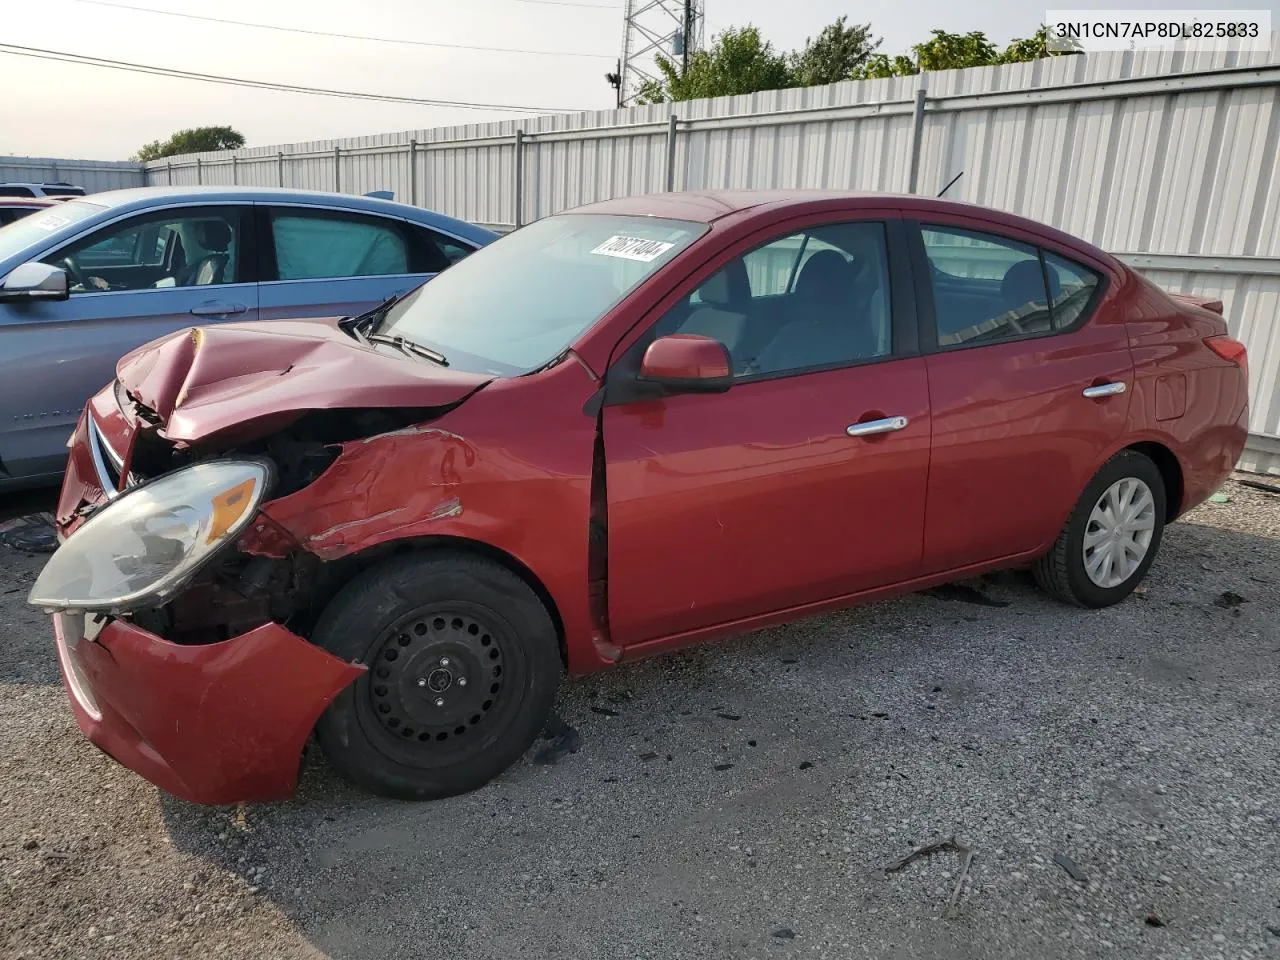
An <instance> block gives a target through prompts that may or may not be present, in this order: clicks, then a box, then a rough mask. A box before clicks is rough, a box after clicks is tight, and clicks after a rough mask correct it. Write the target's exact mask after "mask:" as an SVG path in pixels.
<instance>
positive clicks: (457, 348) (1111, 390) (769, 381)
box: [31, 193, 1248, 803]
mask: <svg viewBox="0 0 1280 960" xmlns="http://www.w3.org/2000/svg"><path fill="white" fill-rule="evenodd" d="M1221 313H1222V305H1221V304H1220V303H1218V302H1215V301H1207V300H1204V299H1197V298H1195V297H1189V296H1178V295H1172V294H1168V293H1165V292H1164V291H1162V290H1160V289H1158V288H1156V287H1155V286H1153V285H1152V284H1151V283H1150V282H1148V281H1147V280H1145V279H1143V278H1142V277H1140V276H1138V275H1137V274H1135V273H1134V272H1133V271H1132V270H1130V269H1129V268H1128V267H1126V266H1125V265H1123V264H1122V263H1120V262H1118V261H1117V260H1115V259H1114V258H1113V257H1111V256H1109V255H1107V254H1106V253H1104V252H1102V251H1101V250H1099V249H1097V248H1095V247H1093V246H1091V245H1089V244H1087V243H1084V242H1082V241H1080V240H1077V239H1074V238H1072V237H1070V236H1067V235H1065V234H1063V233H1060V232H1059V231H1057V230H1054V229H1051V228H1049V227H1046V226H1042V225H1039V224H1036V223H1032V222H1029V221H1027V220H1023V219H1020V218H1018V217H1014V216H1010V215H1007V214H1003V213H998V212H995V211H992V210H987V209H983V208H979V207H974V206H967V205H962V204H957V203H951V202H944V201H939V200H932V199H922V198H918V197H897V196H887V195H870V196H864V195H851V194H806V193H709V194H673V195H662V196H649V197H636V198H631V199H625V200H613V201H608V202H606V203H600V204H595V205H592V206H588V207H584V208H581V209H579V210H575V211H572V212H570V213H567V214H562V215H558V216H553V217H549V218H547V219H545V220H541V221H539V222H537V223H534V224H532V225H530V226H527V227H525V228H523V229H521V230H519V231H516V232H515V233H513V234H511V235H509V236H507V237H504V238H503V239H502V240H500V241H498V242H497V243H494V244H493V245H491V246H489V247H487V248H486V249H484V250H481V251H480V252H478V253H476V254H474V255H473V256H471V257H469V258H467V259H466V260H464V261H463V262H462V263H460V264H458V265H456V266H454V267H452V268H451V269H450V270H448V271H447V272H445V273H443V274H441V275H440V276H439V277H438V278H436V279H435V280H432V281H431V282H429V283H426V284H424V285H423V286H421V287H419V288H418V289H416V290H414V291H413V292H411V293H409V294H408V295H407V296H404V297H402V298H401V299H399V300H397V301H394V302H388V303H386V304H383V305H382V306H381V307H379V308H378V309H377V310H374V311H372V312H370V313H368V314H366V315H364V316H361V317H353V318H347V319H344V320H332V321H292V322H279V323H255V324H252V325H239V324H222V325H217V326H209V327H203V328H196V329H192V330H188V331H185V332H183V333H180V334H177V335H174V336H171V337H169V338H167V339H164V340H160V341H156V342H155V343H152V344H150V345H148V346H146V347H143V348H141V349H140V350H138V351H136V352H134V353H133V354H131V355H130V356H128V357H126V358H125V359H124V360H122V361H121V363H120V364H119V367H118V379H117V380H116V382H115V383H113V384H111V385H110V386H108V387H107V388H106V389H104V390H103V391H102V392H101V393H99V394H98V395H97V396H96V397H95V398H94V399H93V400H92V401H91V402H90V404H89V406H88V408H87V409H86V410H85V412H84V415H83V416H82V418H81V419H80V422H79V425H78V427H77V429H76V431H75V434H74V435H73V437H72V438H71V440H70V442H69V443H70V447H71V458H70V466H69V468H68V471H67V476H66V480H65V484H64V487H63V491H62V497H61V502H60V504H59V508H58V523H59V526H60V530H61V533H62V535H63V536H64V538H65V539H64V542H63V544H62V545H61V547H60V548H59V550H58V552H57V553H56V554H55V555H54V556H53V558H52V559H51V560H50V562H49V564H48V565H47V567H46V568H45V570H44V572H43V573H42V574H41V576H40V578H39V580H38V582H37V583H36V585H35V587H34V588H33V590H32V592H31V602H32V603H34V604H36V605H38V606H40V607H41V608H44V609H46V610H48V611H50V612H51V613H54V615H55V616H54V621H55V628H56V635H57V647H58V652H59V656H60V659H61V663H62V669H63V674H64V677H65V681H66V685H67V687H68V690H69V693H70V698H71V705H72V709H73V710H74V711H75V714H76V717H77V719H78V721H79V723H80V726H81V728H82V729H83V731H84V732H85V734H86V735H87V736H88V737H89V739H90V740H92V741H93V742H94V743H96V744H97V745H98V746H99V747H101V748H102V749H103V750H105V751H106V752H107V753H109V754H110V755H111V756H113V757H115V758H116V759H118V760H119V761H120V762H121V763H123V764H125V765H126V766H128V767H130V768H132V769H134V770H136V771H138V772H139V773H141V774H142V775H143V776H145V777H147V778H148V779H150V780H152V781H154V782H155V783H157V784H159V785H160V786H162V787H164V788H165V789H167V790H169V791H171V792H173V793H175V794H179V795H181V796H184V797H188V798H190V799H192V800H196V801H202V802H211V803H217V802H229V801H240V800H266V799H272V798H279V797H284V796H287V795H288V794H290V792H291V791H292V790H293V789H294V787H295V783H296V780H297V774H298V770H299V762H300V757H301V755H302V753H303V750H304V747H305V746H306V744H307V743H308V741H309V740H310V738H311V736H312V734H313V732H314V734H315V739H316V740H317V741H318V743H319V746H320V747H321V749H322V750H323V751H324V752H325V753H326V754H327V755H328V758H329V761H330V762H331V763H332V764H333V766H334V767H336V768H337V769H338V770H339V771H341V772H342V773H343V774H344V775H345V776H347V777H349V778H350V779H351V780H353V781H355V782H357V783H359V784H362V785H364V786H365V787H367V788H369V789H371V790H374V791H378V792H380V793H384V794H388V795H392V796H396V797H405V798H414V799H425V798H432V797H442V796H447V795H450V794H455V793H459V792H463V791H467V790H471V789H474V788H476V787H478V786H480V785H482V784H484V783H485V782H487V781H488V780H490V779H491V778H493V777H494V776H496V775H498V774H499V773H500V772H501V771H502V770H503V769H504V768H506V767H507V766H508V765H509V764H511V763H512V762H513V761H515V760H516V759H517V758H518V757H519V756H520V755H521V754H522V753H523V752H524V751H525V750H526V749H527V748H528V746H529V745H530V743H531V742H532V741H533V740H534V738H535V737H536V735H537V734H538V732H539V731H540V730H541V729H542V727H543V724H544V722H545V720H546V718H547V715H548V712H549V711H550V709H551V706H552V702H553V700H554V697H555V693H556V687H557V685H558V683H559V681H560V677H561V673H562V672H563V671H564V670H565V669H566V668H567V670H568V671H569V672H571V673H584V672H587V671H592V670H597V669H600V668H603V667H609V666H613V665H614V664H616V663H619V662H620V661H625V660H632V659H635V658H637V657H641V656H645V655H648V654H652V653H656V652H659V651H665V650H671V649H675V648H678V647H683V646H686V645H689V644H693V643H698V642H702V641H706V640H712V639H715V638H718V637H724V636H728V635H732V634H739V633H743V632H745V631H748V630H754V629H756V628H759V627H763V626H767V625H769V624H775V623H779V622H782V621H786V620H792V619H795V618H798V617H804V616H809V615H811V614H815V613H818V612H821V611H823V610H829V609H832V608H835V607H843V606H848V605H851V604H855V603H861V602H864V601H869V600H875V599H879V598H881V597H886V596H890V595H892V594H896V593H902V592H904V591H911V590H919V589H922V588H925V587H929V586H931V585H934V584H939V583H942V582H944V581H949V580H954V579H956V578H961V577H969V576H972V575H974V574H977V573H981V572H982V571H986V570H991V569H994V568H1002V567H1013V566H1019V565H1023V566H1026V565H1029V566H1031V568H1032V569H1033V570H1034V572H1035V576H1036V579H1037V580H1038V581H1039V583H1040V584H1041V586H1043V587H1044V589H1045V590H1047V591H1048V592H1049V593H1050V594H1052V595H1053V596H1055V597H1058V598H1060V599H1062V600H1065V601H1067V602H1069V603H1073V604H1076V605H1078V606H1080V607H1102V606H1106V605H1108V604H1113V603H1117V602H1119V601H1121V600H1123V599H1124V598H1125V597H1127V596H1128V595H1129V593H1130V592H1131V591H1132V590H1133V589H1134V587H1135V586H1136V585H1137V584H1138V583H1139V582H1140V581H1141V580H1142V578H1143V576H1144V574H1145V573H1146V571H1147V569H1148V568H1149V567H1150V565H1151V563H1152V561H1153V560H1154V559H1155V557H1156V553H1157V551H1158V549H1159V546H1160V537H1161V532H1162V530H1163V529H1164V526H1165V524H1167V523H1168V522H1170V521H1171V520H1173V519H1175V518H1176V517H1178V516H1179V515H1180V514H1182V513H1183V512H1185V511H1187V510H1189V509H1190V508H1191V507H1193V506H1195V505H1196V504H1198V503H1199V502H1201V501H1202V500H1204V499H1205V498H1206V497H1207V496H1208V495H1209V494H1210V493H1211V492H1212V491H1213V490H1214V489H1215V488H1216V487H1217V486H1218V485H1219V484H1220V483H1221V482H1222V480H1223V478H1224V477H1226V476H1227V474H1228V472H1229V471H1230V470H1231V469H1232V467H1233V465H1234V464H1235V462H1236V459H1237V457H1238V456H1239V455H1240V453H1241V450H1242V448H1243V445H1244V442H1245V433H1246V430H1245V423H1246V418H1247V407H1248V396H1247V388H1246V381H1247V373H1246V358H1245V351H1244V348H1243V346H1242V345H1241V344H1240V343H1238V342H1237V341H1235V340H1233V339H1231V338H1229V337H1228V336H1227V335H1226V333H1227V326H1226V323H1225V322H1224V321H1223V318H1222V316H1221Z"/></svg>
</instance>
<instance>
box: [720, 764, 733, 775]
mask: <svg viewBox="0 0 1280 960" xmlns="http://www.w3.org/2000/svg"><path fill="white" fill-rule="evenodd" d="M732 769H733V764H732V763H717V764H716V772H717V773H724V772H725V771H726V770H732Z"/></svg>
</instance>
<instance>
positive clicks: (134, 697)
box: [54, 615, 363, 803]
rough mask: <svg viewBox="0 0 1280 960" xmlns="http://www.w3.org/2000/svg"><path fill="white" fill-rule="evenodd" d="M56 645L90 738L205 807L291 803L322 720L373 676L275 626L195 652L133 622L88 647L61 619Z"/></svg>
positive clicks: (77, 626)
mask: <svg viewBox="0 0 1280 960" xmlns="http://www.w3.org/2000/svg"><path fill="white" fill-rule="evenodd" d="M54 635H55V638H56V642H57V646H58V660H59V663H60V666H61V669H62V676H63V682H64V684H65V685H66V687H67V693H68V696H69V698H70V700H71V709H72V711H73V712H74V713H75V717H76V722H77V723H78V724H79V725H80V729H81V731H83V732H84V735H85V736H86V737H88V738H89V740H91V741H92V742H93V743H94V744H95V745H96V746H97V747H98V748H99V749H101V750H102V751H103V752H104V753H106V754H107V755H108V756H110V757H113V758H114V759H115V760H117V761H118V762H119V763H121V764H123V765H124V766H126V767H128V768H129V769H130V770H133V771H134V772H135V773H138V774H139V775H141V776H142V777H144V778H146V779H147V780H149V781H151V782H152V783H154V784H156V785H157V786H159V787H161V788H163V789H164V790H166V791H168V792H169V793H172V794H175V795H176V796H179V797H182V798H184V799H187V800H191V801H193V802H195V803H236V802H242V801H263V800H279V799H282V798H285V797H288V796H289V795H291V794H292V793H293V791H294V789H295V788H296V786H297V779H298V771H299V767H300V764H301V758H302V750H303V747H304V746H305V744H306V741H307V738H308V737H309V736H310V734H311V730H312V729H313V728H314V726H315V723H316V720H317V719H318V718H319V717H320V714H321V713H322V712H323V711H324V709H325V708H326V707H327V706H328V705H329V703H330V702H331V701H332V700H333V698H334V697H336V696H337V695H338V694H339V693H340V692H341V691H342V690H343V689H344V688H345V687H346V686H347V685H348V684H350V683H351V682H352V681H353V680H354V679H355V678H356V677H358V676H359V675H360V674H361V673H362V672H363V668H362V667H357V666H355V665H353V664H350V663H347V662H345V661H342V660H339V659H338V658H336V657H334V656H332V655H331V654H329V653H326V652H325V651H323V650H321V649H320V648H318V647H316V646H313V645H312V644H310V643H308V642H307V641H306V640H304V639H303V638H301V637H299V636H297V635H296V634H294V633H290V632H289V631H288V630H286V629H285V628H284V627H282V626H280V625H279V624H274V623H269V624H266V625H264V626H261V627H258V628H256V629H254V630H251V631H249V632H248V633H245V634H241V635H240V636H238V637H234V638H232V639H230V640H226V641H223V642H221V643H214V644H208V645H201V646H185V645H179V644H174V643H170V642H169V641H167V640H164V639H162V638H161V637H158V636H156V635H154V634H152V633H148V632H147V631H145V630H141V629H139V628H138V627H135V626H134V625H133V624H131V623H128V622H127V621H124V620H111V621H108V622H107V624H106V625H105V626H104V627H102V628H101V630H100V632H98V633H97V635H96V636H95V637H93V638H92V639H86V638H85V636H84V630H83V628H82V623H81V621H79V620H78V619H77V618H71V617H67V616H63V615H58V616H55V617H54Z"/></svg>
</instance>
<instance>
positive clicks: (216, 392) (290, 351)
mask: <svg viewBox="0 0 1280 960" xmlns="http://www.w3.org/2000/svg"><path fill="white" fill-rule="evenodd" d="M116 376H117V379H118V380H119V382H120V384H121V385H122V386H123V387H124V389H125V391H126V392H127V393H128V395H129V397H130V398H132V399H133V400H134V402H136V403H138V404H140V405H142V406H143V407H145V408H147V409H148V410H150V411H151V412H153V413H154V414H155V415H156V416H157V417H158V418H159V419H160V422H161V427H160V433H161V434H162V435H163V436H165V437H167V438H168V439H169V440H172V441H175V442H196V441H199V440H201V439H204V438H206V437H209V436H212V435H214V434H217V433H221V432H223V431H225V430H229V429H232V428H237V427H242V426H244V425H245V424H247V423H249V422H251V421H254V420H259V419H263V420H270V421H271V422H272V423H279V422H280V421H281V420H287V419H289V418H291V417H294V416H300V415H301V414H303V413H306V412H307V411H308V410H324V409H338V408H347V409H351V408H359V407H364V408H369V407H439V406H448V405H450V404H454V403H457V402H459V401H461V400H463V399H464V398H466V397H467V396H468V395H469V394H471V393H473V392H475V391H476V390H477V389H479V388H480V387H482V386H484V385H485V384H486V383H488V382H489V381H491V380H492V379H493V377H492V376H489V375H487V374H478V373H459V372H456V371H452V370H450V369H448V368H447V367H441V366H438V365H436V364H434V363H431V362H430V361H426V360H415V359H412V358H409V357H403V356H400V355H398V354H393V353H382V352H380V351H379V350H376V349H374V348H372V347H369V346H365V345H364V344H361V343H358V342H356V341H355V340H353V339H352V338H351V337H349V336H348V335H347V334H345V333H343V332H342V330H340V329H339V328H338V326H337V320H336V318H335V319H328V320H287V321H286V320H282V321H258V322H253V323H232V324H219V325H216V326H208V327H191V328H189V329H186V330H182V331H179V332H178V333H175V334H172V335H170V336H168V337H165V338H162V339H160V340H156V341H153V342H151V343H149V344H146V345H145V346H142V347H139V348H138V349H137V350H135V351H133V352H132V353H130V354H128V355H127V356H125V357H124V358H123V359H122V360H121V361H120V362H119V364H118V365H117V366H116Z"/></svg>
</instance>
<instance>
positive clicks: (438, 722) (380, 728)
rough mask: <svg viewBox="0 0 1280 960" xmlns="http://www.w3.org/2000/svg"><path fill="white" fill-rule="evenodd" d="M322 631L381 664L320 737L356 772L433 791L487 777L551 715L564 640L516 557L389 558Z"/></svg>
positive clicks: (365, 781)
mask: <svg viewBox="0 0 1280 960" xmlns="http://www.w3.org/2000/svg"><path fill="white" fill-rule="evenodd" d="M312 641H313V642H314V643H316V644H317V645H319V646H321V647H323V648H324V649H325V650H328V651H329V652H330V653H332V654H334V655H335V656H338V657H341V658H342V659H344V660H350V661H355V662H358V663H362V664H365V665H367V666H368V667H369V670H368V672H367V673H366V674H365V675H364V676H362V677H360V678H359V679H357V680H356V682H355V683H353V684H351V686H349V687H347V689H345V690H344V691H343V692H342V693H341V694H340V695H339V696H338V697H337V698H336V699H335V700H334V702H333V703H332V704H331V705H330V706H329V708H328V709H327V710H326V711H325V713H324V714H323V715H322V716H321V718H320V721H319V723H318V724H317V725H316V739H317V740H318V741H319V743H320V748H321V749H322V750H323V751H324V753H325V755H326V756H327V757H328V759H329V762H330V763H331V764H332V765H333V766H334V767H335V768H336V769H337V770H338V772H339V773H341V774H342V775H343V776H344V777H346V778H347V779H349V780H351V781H352V782H353V783H355V784H357V785H359V786H361V787H364V788H365V789H367V790H371V791H373V792H374V793H378V794H382V795H383V796H388V797H394V798H397V799H401V800H432V799H437V798H441V797H449V796H453V795H455V794H459V793H466V792H468V791H471V790H475V789H476V788H478V787H481V786H483V785H484V784H486V783H488V782H489V781H490V780H492V779H493V778H494V777H496V776H497V775H498V774H500V773H502V771H504V770H505V769H506V768H507V767H509V766H510V765H511V764H512V763H514V762H515V761H516V760H518V759H519V758H520V756H521V755H522V754H523V753H524V751H525V750H526V749H528V747H529V746H530V744H532V743H533V741H534V740H535V739H536V738H537V736H538V734H539V732H540V731H541V730H542V728H543V726H544V725H545V723H546V721H547V717H548V715H549V714H550V712H551V707H552V705H553V703H554V701H555V694H556V687H557V686H558V685H559V682H560V644H559V638H558V636H557V633H556V628H555V625H554V623H553V622H552V620H551V617H550V615H549V614H548V612H547V609H546V608H545V607H544V606H543V605H542V602H541V601H540V600H539V599H538V597H537V595H536V594H535V593H534V592H533V590H532V589H530V587H529V585H528V584H527V583H525V582H524V581H523V580H521V579H520V578H519V577H517V576H515V575H514V574H513V573H511V572H510V571H509V570H507V569H506V568H504V567H502V566H499V565H498V564H496V563H492V562H490V561H488V560H484V559H481V558H477V557H473V556H469V555H466V554H459V553H433V554H429V555H418V556H410V557H402V558H397V559H393V560H388V561H386V562H384V563H381V564H378V565H376V566H374V567H371V568H370V569H368V570H366V571H365V572H364V573H362V574H361V575H360V576H359V577H357V578H356V579H355V580H353V581H352V582H351V583H350V584H348V585H347V586H346V587H345V588H344V589H343V590H342V591H341V592H340V593H339V594H338V596H337V597H336V598H335V599H334V600H333V602H332V603H330V604H329V606H328V608H327V609H326V610H325V612H324V614H323V615H322V616H321V618H320V622H319V623H318V624H317V626H316V629H315V631H314V633H313V635H312Z"/></svg>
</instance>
